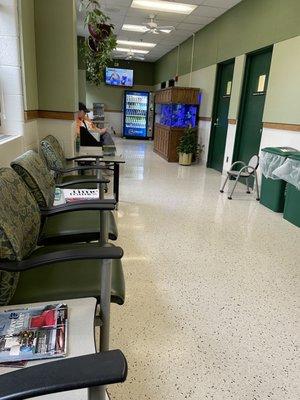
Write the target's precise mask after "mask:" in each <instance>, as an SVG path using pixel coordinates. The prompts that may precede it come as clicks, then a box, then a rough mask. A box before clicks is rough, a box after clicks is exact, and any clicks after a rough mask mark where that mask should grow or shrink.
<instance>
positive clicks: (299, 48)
mask: <svg viewBox="0 0 300 400" xmlns="http://www.w3.org/2000/svg"><path fill="white" fill-rule="evenodd" d="M299 88H300V36H298V37H295V38H292V39H289V40H286V41H284V42H281V43H277V44H276V45H275V46H274V49H273V56H272V63H271V69H270V77H269V84H268V91H267V96H266V103H265V111H264V116H263V121H265V122H277V123H289V124H300V95H299Z"/></svg>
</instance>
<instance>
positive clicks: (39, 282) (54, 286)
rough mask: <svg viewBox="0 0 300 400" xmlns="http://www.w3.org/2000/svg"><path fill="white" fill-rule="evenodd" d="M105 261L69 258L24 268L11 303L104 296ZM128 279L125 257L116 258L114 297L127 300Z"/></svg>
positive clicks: (114, 264)
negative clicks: (101, 293)
mask: <svg viewBox="0 0 300 400" xmlns="http://www.w3.org/2000/svg"><path fill="white" fill-rule="evenodd" d="M100 270H101V262H100V261H98V260H84V261H68V262H64V263H56V264H52V265H48V266H46V267H45V266H44V267H39V268H35V269H31V270H29V271H26V272H21V273H20V277H19V282H18V285H17V288H16V291H15V294H14V296H13V298H12V300H11V302H10V304H22V303H34V302H39V301H57V300H67V299H75V298H81V297H96V298H99V296H100V284H101V282H100ZM124 299H125V281H124V274H123V268H122V263H121V260H113V268H112V289H111V300H112V302H114V303H117V304H123V303H124Z"/></svg>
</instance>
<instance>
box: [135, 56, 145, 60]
mask: <svg viewBox="0 0 300 400" xmlns="http://www.w3.org/2000/svg"><path fill="white" fill-rule="evenodd" d="M134 58H135V60H140V61H144V60H145V57H141V56H135V57H134Z"/></svg>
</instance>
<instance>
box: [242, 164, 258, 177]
mask: <svg viewBox="0 0 300 400" xmlns="http://www.w3.org/2000/svg"><path fill="white" fill-rule="evenodd" d="M249 168H251V169H252V171H251V172H250V171H247V172H248V173H249V174H250V175H251V174H253V172H254V171H255V168H253V167H251V165H245V166H244V167H242V168H241V169H240V170H239V175H240V174H241V173H242V172H243V171H245V170H248V169H249Z"/></svg>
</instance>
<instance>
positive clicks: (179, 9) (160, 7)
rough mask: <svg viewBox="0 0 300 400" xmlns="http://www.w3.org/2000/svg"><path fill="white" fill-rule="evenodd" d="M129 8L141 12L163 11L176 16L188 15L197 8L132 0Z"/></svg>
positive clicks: (148, 0)
mask: <svg viewBox="0 0 300 400" xmlns="http://www.w3.org/2000/svg"><path fill="white" fill-rule="evenodd" d="M131 7H133V8H142V9H143V10H153V11H165V12H170V13H177V14H190V13H191V12H192V11H194V10H195V8H197V7H198V6H197V5H193V4H183V3H173V2H171V1H162V0H133V1H132V4H131Z"/></svg>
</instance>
